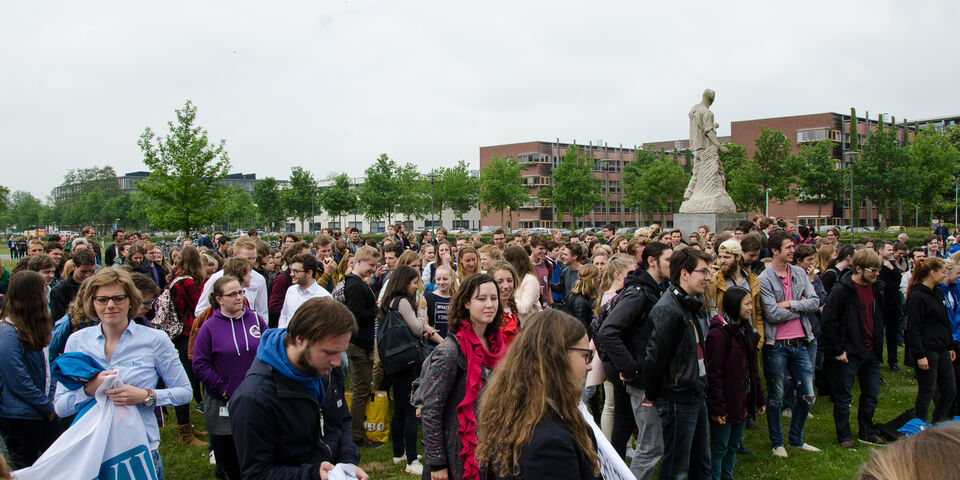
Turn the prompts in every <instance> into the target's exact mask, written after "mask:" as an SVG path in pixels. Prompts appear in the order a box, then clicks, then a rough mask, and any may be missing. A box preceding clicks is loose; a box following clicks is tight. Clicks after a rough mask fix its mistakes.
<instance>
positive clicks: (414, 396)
mask: <svg viewBox="0 0 960 480" xmlns="http://www.w3.org/2000/svg"><path fill="white" fill-rule="evenodd" d="M445 342H451V343H454V344H456V345H457V353H459V352H460V344H459V343H457V338H456V337H454V336H448V337H446V338H444V339H443V342H441V343H440V344H441V345H442V344H443V343H445ZM437 348H440V345H437ZM437 348H434V349H433V351H431V352H430V354H429V355H427V358H426V359H425V360H424V361H423V365H422V366H421V368H420V376H419V377H417V378H415V379H414V380H413V383H411V384H410V405H412V406H413V408H415V409H417V417H419V416H420V410H421V409H422V408H423V404H424V398H425V397H426V396H427V387H426V384H427V383H428V382H429V381H430V379H431V378H433V376H434V373H433V368H432V367H433V365H431V363H432V361H433V352H436V351H437ZM458 358H459V355H458Z"/></svg>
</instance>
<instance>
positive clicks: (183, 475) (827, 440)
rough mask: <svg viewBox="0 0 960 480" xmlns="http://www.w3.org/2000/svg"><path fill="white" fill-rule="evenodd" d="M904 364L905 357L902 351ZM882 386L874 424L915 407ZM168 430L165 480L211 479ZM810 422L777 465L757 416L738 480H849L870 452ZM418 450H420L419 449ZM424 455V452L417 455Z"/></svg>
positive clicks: (365, 460) (399, 469) (198, 456)
mask: <svg viewBox="0 0 960 480" xmlns="http://www.w3.org/2000/svg"><path fill="white" fill-rule="evenodd" d="M900 356H901V358H902V356H903V351H902V349H901V352H900ZM882 371H883V378H884V380H885V381H886V384H885V385H881V388H880V405H879V407H878V408H877V412H876V415H875V416H874V420H875V421H876V422H877V423H882V422H886V421H889V420H891V419H893V418H894V417H896V416H897V415H899V414H901V413H903V411H904V410H906V409H908V408H910V407H912V406H913V400H914V396H915V394H916V390H917V386H916V382H915V381H914V380H913V372H912V370H910V369H907V368H905V369H904V371H903V372H899V373H895V372H891V371H888V370H887V368H886V367H883V370H882ZM854 390H855V391H854V393H853V399H854V401H853V403H854V405H853V407H851V412H850V413H851V427H852V428H853V433H854V435H856V433H857V419H856V411H857V410H856V406H857V403H858V401H857V396H858V395H859V389H858V388H857V387H854ZM168 410H170V411H169V415H168V418H167V426H166V427H164V428H163V429H162V430H161V432H160V433H161V437H162V439H163V440H162V442H161V444H160V452H161V454H162V456H163V463H164V468H165V469H166V472H167V476H168V477H167V478H176V479H184V480H191V479H209V478H213V472H214V466H213V465H210V464H209V463H208V462H207V451H206V449H202V448H195V447H189V446H183V445H178V444H177V430H176V420H175V419H174V416H173V411H172V409H168ZM812 413H813V415H814V418H813V419H810V420H808V421H807V424H806V429H805V430H804V440H805V441H806V442H807V443H809V444H811V445H814V446H816V447H818V448H820V449H822V450H823V452H820V453H807V452H801V451H797V450H795V449H788V453H789V454H790V458H787V459H780V458H776V457H774V456H773V455H772V454H771V453H770V441H769V439H768V437H767V431H766V424H767V419H766V417H764V416H761V417H760V418H759V419H758V421H759V422H758V423H760V425H761V426H763V427H764V428H763V430H748V431H747V433H746V436H745V442H746V444H747V446H748V447H749V448H751V449H753V450H754V451H755V452H756V455H755V456H753V457H746V456H740V457H739V458H738V463H737V467H736V478H738V479H751V480H782V479H803V480H819V479H823V480H837V479H852V478H854V477H855V475H856V473H857V471H858V470H859V468H860V465H862V464H863V462H864V461H866V460H867V459H868V458H869V456H870V448H869V447H867V446H866V445H862V444H858V446H857V450H856V451H848V450H844V449H843V448H840V446H838V445H837V443H836V432H835V431H834V427H833V404H832V403H830V401H829V400H827V399H817V402H816V403H815V404H814V406H813V410H812ZM784 420H785V421H784V422H783V429H784V436H786V435H787V430H789V419H786V418H784ZM193 421H194V422H195V424H196V425H197V427H198V428H201V426H202V424H203V415H201V414H199V413H198V412H196V411H194V412H193ZM421 449H422V447H421ZM421 453H422V450H421ZM360 455H361V458H362V461H361V467H362V468H363V469H364V470H365V471H366V472H367V473H369V474H370V475H371V478H375V479H398V480H400V479H412V478H414V477H413V475H408V474H406V473H404V472H403V466H402V465H394V464H393V463H391V457H392V456H393V454H392V450H391V448H390V445H389V443H388V444H387V445H384V446H383V447H380V448H377V449H366V448H361V449H360Z"/></svg>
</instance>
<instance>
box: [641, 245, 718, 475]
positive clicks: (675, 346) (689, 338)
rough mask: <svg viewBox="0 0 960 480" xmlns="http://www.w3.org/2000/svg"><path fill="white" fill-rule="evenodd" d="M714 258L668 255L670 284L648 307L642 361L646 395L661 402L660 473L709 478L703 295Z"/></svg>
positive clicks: (685, 251) (693, 254)
mask: <svg viewBox="0 0 960 480" xmlns="http://www.w3.org/2000/svg"><path fill="white" fill-rule="evenodd" d="M711 261H712V258H711V257H710V255H709V254H707V253H706V252H703V251H700V250H697V249H693V248H684V249H682V250H678V251H676V252H674V253H673V256H672V257H671V258H670V286H669V287H667V291H666V292H664V294H663V296H661V297H660V300H659V301H657V304H656V305H654V307H653V310H651V311H650V326H651V329H650V339H649V340H648V341H647V349H646V357H645V360H644V364H643V380H644V386H645V387H646V391H645V397H646V398H645V400H649V401H653V402H655V403H656V405H657V412H658V413H659V414H660V421H661V422H662V425H663V464H662V465H661V466H660V477H659V478H684V477H686V476H687V474H688V473H689V477H690V478H710V471H711V469H710V441H709V439H708V433H707V430H708V428H707V403H706V400H705V398H704V394H705V392H706V383H707V380H706V375H707V369H706V365H705V364H704V360H703V358H704V347H705V344H704V342H705V338H706V333H707V332H706V330H707V321H708V318H707V311H706V308H705V307H704V305H703V300H702V298H701V296H702V295H703V293H704V292H705V291H706V289H707V285H708V284H709V282H710V281H711V280H712V279H713V270H712V269H711V268H710V262H711Z"/></svg>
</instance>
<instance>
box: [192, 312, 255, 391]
mask: <svg viewBox="0 0 960 480" xmlns="http://www.w3.org/2000/svg"><path fill="white" fill-rule="evenodd" d="M266 329H267V322H266V321H265V320H264V319H262V318H259V317H258V316H257V314H256V313H255V312H253V311H251V310H250V309H249V308H247V307H246V306H244V307H243V315H241V316H240V317H237V318H230V317H228V316H226V315H224V313H223V312H222V311H220V310H216V311H214V312H213V314H212V315H210V319H209V320H207V321H206V322H203V325H202V326H201V327H200V331H199V332H198V333H197V340H196V342H195V343H194V345H193V372H194V374H196V376H197V379H199V380H200V381H201V382H202V383H203V386H204V387H206V390H207V392H210V393H215V394H216V395H217V396H219V397H221V398H223V399H224V400H226V399H229V398H230V396H231V395H233V391H234V390H236V389H237V387H239V386H240V382H242V381H243V378H244V377H245V376H246V375H247V370H248V369H249V368H250V364H252V363H253V360H254V359H255V358H257V347H259V346H260V334H261V333H262V332H263V331H264V330H266Z"/></svg>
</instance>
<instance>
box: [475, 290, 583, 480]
mask: <svg viewBox="0 0 960 480" xmlns="http://www.w3.org/2000/svg"><path fill="white" fill-rule="evenodd" d="M592 359H593V350H591V349H590V343H589V339H588V338H587V331H586V329H585V328H584V326H583V324H582V323H581V322H580V321H579V320H577V319H575V318H573V317H572V316H570V315H568V314H566V313H563V312H560V311H558V310H554V309H548V310H544V311H542V312H539V313H535V314H533V315H531V316H530V318H528V319H527V323H526V324H525V325H524V328H523V330H521V331H520V335H519V336H518V337H517V339H516V341H514V342H513V345H511V346H510V350H509V351H508V352H507V355H506V357H505V358H504V360H503V363H501V365H500V367H499V368H497V371H496V372H495V373H494V374H493V375H492V376H491V377H490V382H489V385H488V386H487V391H485V392H484V397H483V400H482V401H481V402H480V408H479V412H478V413H479V424H480V425H479V430H478V440H479V443H478V444H477V454H476V455H477V463H478V464H479V465H480V467H481V468H483V469H485V470H488V471H490V472H491V473H493V474H494V475H495V476H496V477H497V478H511V479H513V478H558V477H561V478H565V479H572V478H577V479H596V478H600V462H599V455H598V453H597V440H596V437H594V434H593V429H592V428H591V427H590V426H589V425H588V424H587V422H586V420H585V419H584V417H583V414H582V413H581V412H580V411H579V410H578V405H579V402H580V393H581V390H582V388H583V387H582V385H583V381H584V378H585V377H586V375H587V372H589V371H590V369H591V367H590V362H591V361H592Z"/></svg>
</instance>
